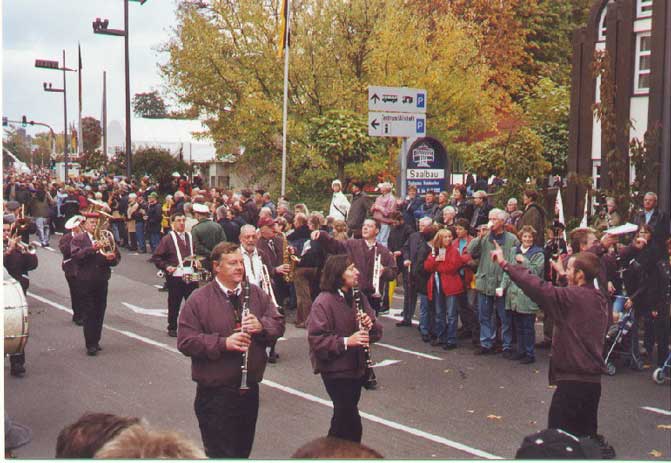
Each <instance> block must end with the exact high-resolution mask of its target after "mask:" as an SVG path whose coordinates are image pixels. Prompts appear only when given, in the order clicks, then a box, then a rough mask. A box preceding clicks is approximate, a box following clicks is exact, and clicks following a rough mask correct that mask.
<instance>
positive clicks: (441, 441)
mask: <svg viewBox="0 0 671 463" xmlns="http://www.w3.org/2000/svg"><path fill="white" fill-rule="evenodd" d="M28 296H30V297H32V298H34V299H37V300H38V301H41V302H44V303H45V304H48V305H50V306H52V307H55V308H56V309H59V310H62V311H64V312H67V313H69V314H72V310H70V309H68V308H67V307H65V306H64V305H61V304H59V303H57V302H53V301H50V300H49V299H46V298H44V297H42V296H38V295H36V294H28ZM103 326H104V327H105V328H107V329H109V330H111V331H114V332H116V333H119V334H122V335H124V336H127V337H129V338H132V339H136V340H138V341H140V342H143V343H145V344H149V345H152V346H155V347H159V348H161V349H163V350H166V351H168V352H171V353H174V354H180V352H179V351H178V350H177V349H175V348H174V347H172V346H169V345H167V344H163V343H162V342H158V341H154V340H153V339H150V338H146V337H144V336H140V335H139V334H135V333H133V332H131V331H125V330H120V329H117V328H113V327H111V326H109V325H107V324H105V325H103ZM261 384H263V385H265V386H268V387H270V388H273V389H277V390H280V391H283V392H286V393H287V394H291V395H294V396H297V397H301V398H303V399H305V400H308V401H310V402H314V403H318V404H320V405H324V406H326V407H329V408H333V404H332V403H331V401H329V400H325V399H322V398H321V397H317V396H315V395H312V394H308V393H306V392H303V391H299V390H298V389H294V388H291V387H288V386H284V385H282V384H279V383H276V382H274V381H270V380H267V379H264V380H263V381H262V383H261ZM359 413H360V415H361V417H363V418H365V419H367V420H369V421H372V422H374V423H378V424H381V425H383V426H387V427H388V428H392V429H396V430H398V431H401V432H405V433H407V434H411V435H413V436H417V437H421V438H423V439H426V440H429V441H432V442H435V443H438V444H441V445H445V446H447V447H451V448H453V449H456V450H460V451H462V452H464V453H468V454H470V455H473V456H476V457H479V458H485V459H488V460H503V457H499V456H497V455H493V454H491V453H488V452H485V451H483V450H479V449H476V448H474V447H470V446H468V445H466V444H462V443H460V442H456V441H453V440H450V439H446V438H444V437H442V436H437V435H435V434H431V433H428V432H426V431H422V430H421V429H417V428H413V427H411V426H406V425H404V424H401V423H397V422H395V421H392V420H387V419H385V418H381V417H379V416H376V415H372V414H370V413H366V412H362V411H361V412H359Z"/></svg>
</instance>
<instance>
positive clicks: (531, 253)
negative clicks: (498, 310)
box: [501, 246, 545, 314]
mask: <svg viewBox="0 0 671 463" xmlns="http://www.w3.org/2000/svg"><path fill="white" fill-rule="evenodd" d="M518 255H521V256H524V261H523V262H522V263H521V264H519V265H522V266H523V267H525V268H528V269H529V271H530V272H531V273H532V274H534V275H536V276H537V277H540V278H543V270H544V267H545V255H544V254H543V249H541V248H539V247H538V246H532V247H531V248H529V249H527V252H526V253H525V254H522V251H521V249H520V248H519V247H515V248H513V249H511V250H510V254H507V255H506V260H507V261H508V262H510V263H511V264H515V265H517V264H518V263H517V261H516V260H515V256H518ZM501 287H502V288H503V289H504V290H505V292H506V310H512V311H513V312H518V313H525V314H531V313H535V312H537V311H538V304H536V303H535V302H533V301H532V300H531V299H529V298H528V297H527V295H526V294H524V292H522V290H521V289H520V288H519V286H517V285H516V284H515V283H513V282H512V280H511V279H510V276H509V275H508V274H507V273H504V275H503V281H502V282H501Z"/></svg>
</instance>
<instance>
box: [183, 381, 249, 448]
mask: <svg viewBox="0 0 671 463" xmlns="http://www.w3.org/2000/svg"><path fill="white" fill-rule="evenodd" d="M194 409H195V411H196V418H198V427H199V428H200V435H201V437H202V439H203V447H204V448H205V453H206V454H207V456H208V457H209V458H249V454H250V453H251V452H252V444H253V443H254V433H255V432H256V419H257V418H258V414H259V385H258V384H250V385H249V390H248V391H247V392H246V393H244V394H240V390H239V389H238V388H237V386H236V387H229V386H221V387H203V386H198V388H197V389H196V400H195V402H194Z"/></svg>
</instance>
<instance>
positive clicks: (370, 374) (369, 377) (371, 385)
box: [352, 286, 377, 390]
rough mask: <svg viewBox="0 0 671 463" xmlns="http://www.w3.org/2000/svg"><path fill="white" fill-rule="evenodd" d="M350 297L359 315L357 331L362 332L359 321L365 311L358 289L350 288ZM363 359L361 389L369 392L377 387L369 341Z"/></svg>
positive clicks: (362, 327)
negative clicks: (364, 370) (363, 369)
mask: <svg viewBox="0 0 671 463" xmlns="http://www.w3.org/2000/svg"><path fill="white" fill-rule="evenodd" d="M352 297H353V298H354V304H355V305H356V311H357V314H358V315H359V331H364V330H365V329H366V327H365V326H364V325H363V323H362V321H361V319H362V318H363V316H364V315H365V314H366V311H365V310H364V308H363V303H362V302H361V292H360V291H359V288H358V287H356V286H355V287H353V288H352ZM363 354H364V359H365V360H366V372H365V373H364V383H363V387H364V388H365V389H368V390H371V389H375V388H376V387H377V378H376V377H375V371H374V370H373V360H372V359H371V356H370V339H369V341H368V345H367V346H365V347H364V348H363Z"/></svg>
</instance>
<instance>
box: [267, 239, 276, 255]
mask: <svg viewBox="0 0 671 463" xmlns="http://www.w3.org/2000/svg"><path fill="white" fill-rule="evenodd" d="M268 246H269V247H270V250H271V251H273V254H277V253H276V252H275V243H273V241H272V240H269V241H268Z"/></svg>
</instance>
